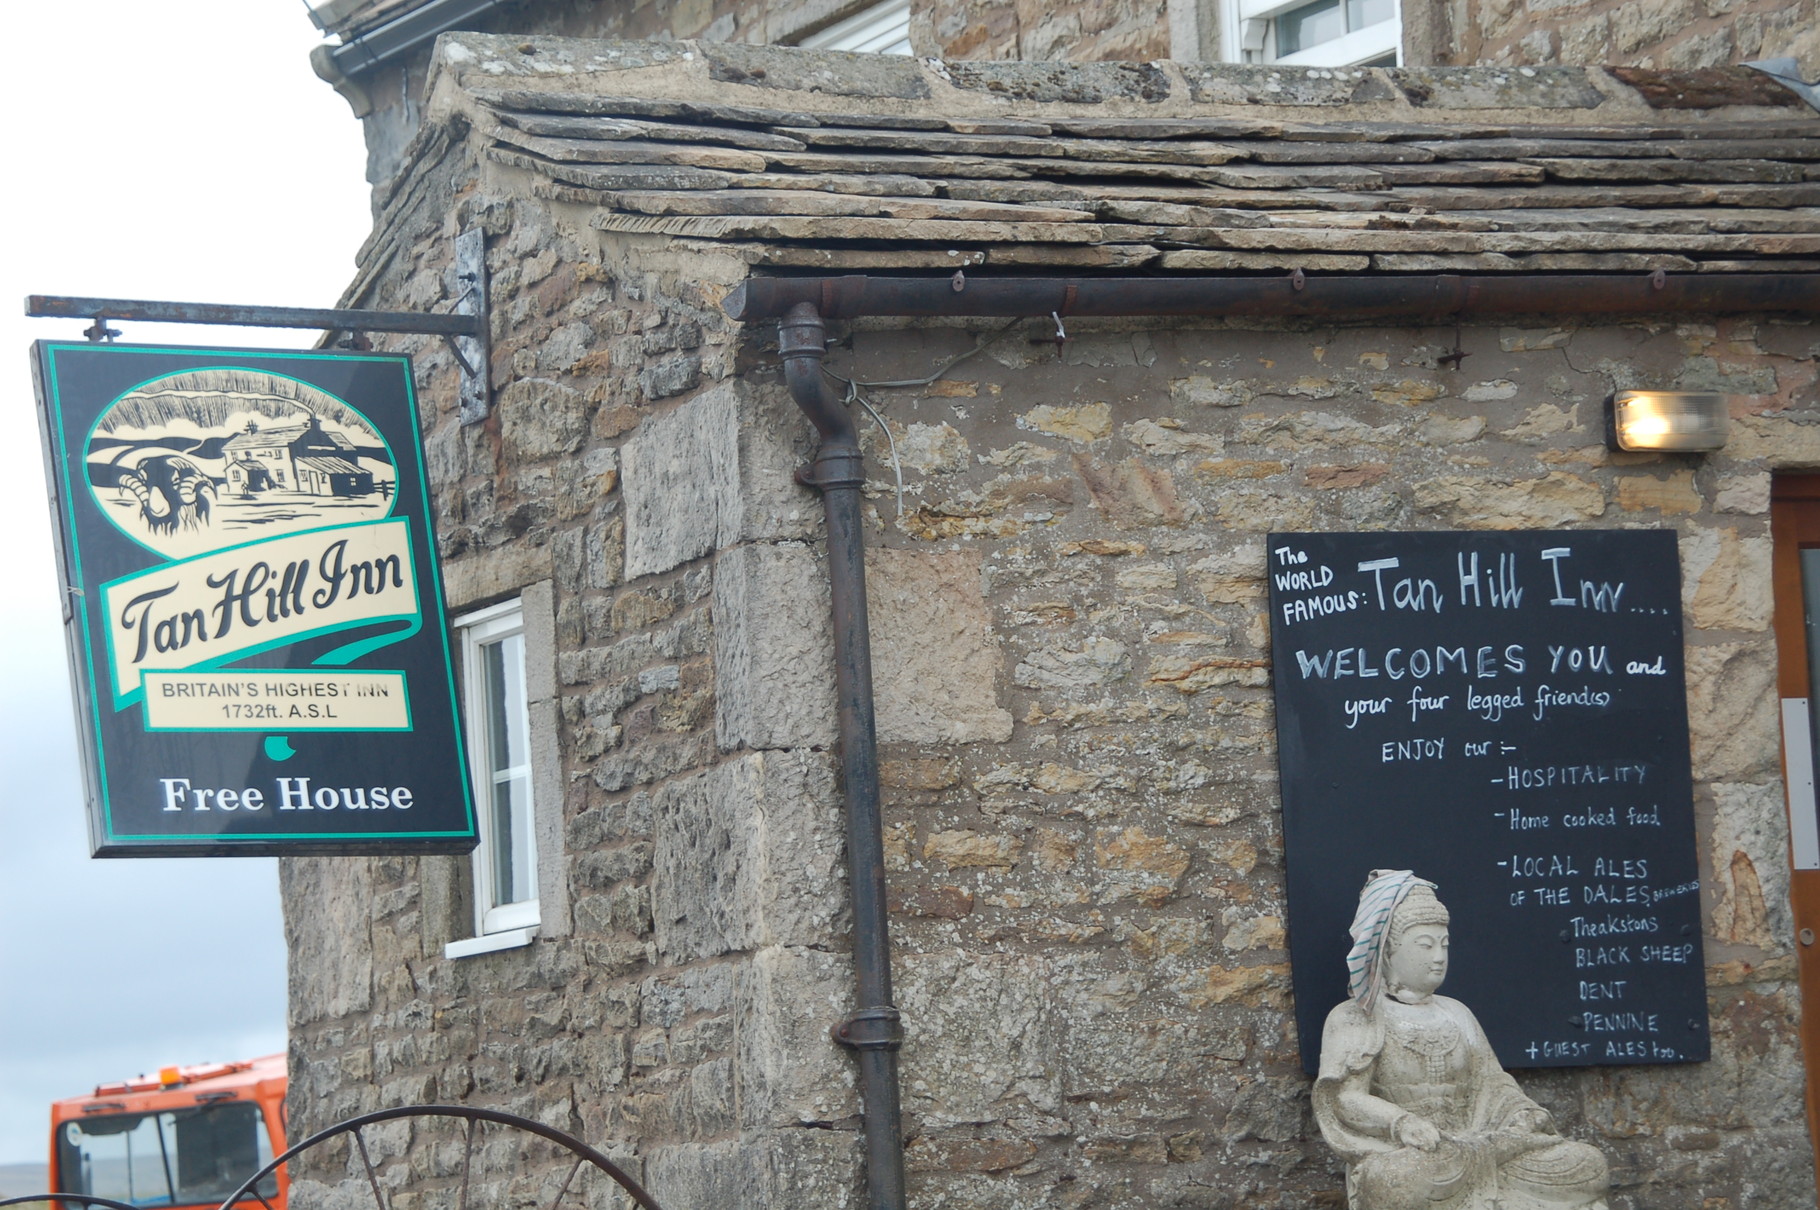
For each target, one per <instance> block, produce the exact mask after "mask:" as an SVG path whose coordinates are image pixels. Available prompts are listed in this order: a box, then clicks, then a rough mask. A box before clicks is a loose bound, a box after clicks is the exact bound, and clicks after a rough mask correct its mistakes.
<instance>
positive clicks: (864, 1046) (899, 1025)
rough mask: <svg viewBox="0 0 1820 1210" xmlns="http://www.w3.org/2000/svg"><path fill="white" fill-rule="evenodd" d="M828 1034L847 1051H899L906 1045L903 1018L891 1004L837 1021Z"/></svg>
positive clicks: (877, 1006)
mask: <svg viewBox="0 0 1820 1210" xmlns="http://www.w3.org/2000/svg"><path fill="white" fill-rule="evenodd" d="M828 1034H829V1036H830V1037H832V1038H833V1039H834V1041H835V1042H836V1043H837V1044H839V1045H841V1046H845V1047H846V1048H847V1049H848V1050H897V1049H899V1048H901V1047H902V1046H903V1044H904V1029H903V1018H902V1015H901V1014H900V1013H899V1012H898V1011H897V1009H896V1008H894V1007H892V1006H891V1005H889V1004H876V1005H873V1006H872V1007H871V1008H862V1009H860V1010H859V1011H858V1012H856V1013H854V1014H853V1015H852V1016H850V1017H848V1018H847V1019H846V1020H845V1021H836V1022H835V1023H834V1024H833V1025H831V1026H829V1027H828Z"/></svg>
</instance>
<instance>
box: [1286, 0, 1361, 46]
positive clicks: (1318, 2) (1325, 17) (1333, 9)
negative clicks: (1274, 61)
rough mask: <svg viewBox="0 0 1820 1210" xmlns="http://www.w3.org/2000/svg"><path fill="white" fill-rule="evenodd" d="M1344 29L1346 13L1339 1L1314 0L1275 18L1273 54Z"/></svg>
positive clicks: (1332, 36) (1310, 43) (1323, 39)
mask: <svg viewBox="0 0 1820 1210" xmlns="http://www.w3.org/2000/svg"><path fill="white" fill-rule="evenodd" d="M1345 32H1346V14H1345V12H1344V10H1343V9H1341V7H1340V0H1315V3H1313V4H1304V5H1303V6H1302V7H1301V8H1292V9H1290V10H1289V11H1288V12H1286V13H1284V14H1283V15H1282V16H1280V17H1278V18H1277V54H1279V55H1293V54H1295V53H1296V52H1297V51H1303V50H1307V49H1308V48H1309V47H1311V46H1315V45H1318V44H1320V43H1322V42H1331V41H1332V40H1333V39H1335V38H1338V37H1340V36H1341V35H1343V34H1344V33H1345Z"/></svg>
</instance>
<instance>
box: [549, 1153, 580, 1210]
mask: <svg viewBox="0 0 1820 1210" xmlns="http://www.w3.org/2000/svg"><path fill="white" fill-rule="evenodd" d="M580 1171H581V1157H580V1156H579V1155H578V1156H576V1157H575V1166H574V1167H573V1168H570V1169H569V1175H567V1176H565V1177H563V1178H562V1188H560V1189H558V1190H557V1191H556V1196H555V1198H554V1199H552V1200H551V1202H550V1210H556V1207H558V1206H560V1205H562V1198H563V1194H565V1193H567V1192H568V1191H569V1182H570V1181H572V1180H574V1179H575V1174H576V1173H577V1172H580Z"/></svg>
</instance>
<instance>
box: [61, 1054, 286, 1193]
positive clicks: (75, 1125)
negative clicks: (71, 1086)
mask: <svg viewBox="0 0 1820 1210" xmlns="http://www.w3.org/2000/svg"><path fill="white" fill-rule="evenodd" d="M284 1091H285V1061H284V1056H283V1055H267V1056H266V1057H265V1058H262V1059H254V1060H252V1061H251V1062H246V1063H205V1064H202V1065H199V1066H195V1067H166V1068H164V1069H163V1070H161V1071H159V1072H158V1073H157V1074H156V1075H146V1076H140V1077H139V1078H138V1079H135V1080H125V1081H122V1082H121V1083H118V1084H102V1085H100V1086H99V1087H97V1088H96V1089H95V1091H94V1093H93V1095H91V1096H84V1097H70V1098H68V1099H67V1100H62V1101H53V1102H52V1103H51V1166H50V1187H51V1190H52V1191H53V1192H57V1193H80V1194H87V1195H89V1196H91V1197H105V1198H111V1199H112V1200H114V1201H118V1202H126V1203H129V1204H131V1205H134V1206H147V1207H153V1206H155V1207H158V1208H159V1210H166V1208H176V1207H198V1208H200V1210H213V1208H214V1207H216V1206H219V1205H220V1204H221V1203H222V1202H223V1201H224V1200H226V1199H227V1197H228V1196H229V1195H230V1194H232V1193H233V1192H234V1191H235V1190H236V1189H238V1188H239V1187H240V1186H241V1185H242V1184H244V1183H245V1182H246V1180H247V1179H248V1178H249V1177H251V1176H252V1175H253V1174H254V1173H255V1172H258V1171H259V1170H260V1169H261V1168H263V1167H265V1166H266V1165H267V1164H269V1163H270V1162H271V1160H272V1157H273V1156H275V1155H278V1154H281V1153H282V1152H283V1151H284V1145H285V1144H284ZM288 1187H289V1181H288V1180H287V1179H286V1177H285V1173H284V1170H283V1169H282V1168H280V1169H279V1170H277V1171H276V1172H274V1173H272V1174H271V1175H269V1176H267V1177H266V1178H265V1179H263V1180H262V1181H260V1182H259V1185H258V1187H257V1189H256V1190H255V1191H254V1192H253V1194H250V1195H249V1196H248V1197H247V1199H246V1201H245V1202H244V1203H243V1205H245V1206H251V1207H254V1208H255V1210H257V1208H258V1207H259V1203H260V1202H262V1201H263V1202H264V1203H266V1205H267V1206H269V1207H271V1210H285V1194H286V1193H287V1191H288ZM63 1205H64V1207H65V1210H79V1207H80V1203H76V1202H66V1203H63Z"/></svg>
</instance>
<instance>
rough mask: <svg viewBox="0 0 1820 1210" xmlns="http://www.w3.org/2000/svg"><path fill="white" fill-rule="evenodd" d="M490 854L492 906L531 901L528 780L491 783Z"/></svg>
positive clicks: (532, 851) (533, 847)
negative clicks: (491, 859)
mask: <svg viewBox="0 0 1820 1210" xmlns="http://www.w3.org/2000/svg"><path fill="white" fill-rule="evenodd" d="M490 840H491V842H492V843H491V848H492V854H493V903H494V905H495V906H498V905H502V904H507V903H523V902H525V901H526V900H528V899H531V898H534V897H535V894H536V891H535V889H534V887H533V885H532V868H531V863H532V861H533V859H534V856H535V853H536V848H535V846H534V845H533V843H532V840H531V786H530V781H529V779H528V778H526V777H525V776H523V775H522V774H520V775H519V776H517V777H502V778H499V779H497V780H495V781H494V783H493V818H492V835H491V837H490Z"/></svg>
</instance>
